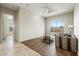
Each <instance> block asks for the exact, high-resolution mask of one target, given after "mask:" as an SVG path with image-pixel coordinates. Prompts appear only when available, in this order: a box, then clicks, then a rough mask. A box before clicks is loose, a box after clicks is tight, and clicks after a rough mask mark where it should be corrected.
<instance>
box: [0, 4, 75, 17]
mask: <svg viewBox="0 0 79 59" xmlns="http://www.w3.org/2000/svg"><path fill="white" fill-rule="evenodd" d="M1 5H2V6H5V7H7V8H10V9H13V10H15V11H16V10H17V9H18V7H22V8H26V9H28V10H30V11H32V12H34V13H36V14H39V15H41V16H43V17H50V16H55V15H59V14H63V13H68V12H72V11H73V8H74V4H73V3H10V4H5V3H3V4H1ZM46 6H48V8H50V9H51V10H54V11H53V12H52V13H47V12H46V13H43V12H44V11H45V10H43V9H44V7H46Z"/></svg>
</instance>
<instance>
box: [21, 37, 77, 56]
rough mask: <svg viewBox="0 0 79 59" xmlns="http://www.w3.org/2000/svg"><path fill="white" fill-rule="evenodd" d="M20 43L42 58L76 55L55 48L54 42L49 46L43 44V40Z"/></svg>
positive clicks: (37, 39)
mask: <svg viewBox="0 0 79 59" xmlns="http://www.w3.org/2000/svg"><path fill="white" fill-rule="evenodd" d="M22 43H23V44H24V45H26V46H28V47H29V48H31V49H32V50H34V51H36V52H37V53H39V54H40V55H42V56H77V54H76V53H72V52H70V51H66V50H63V49H59V48H55V42H52V43H51V44H47V43H45V42H43V38H36V39H31V40H28V41H24V42H22Z"/></svg>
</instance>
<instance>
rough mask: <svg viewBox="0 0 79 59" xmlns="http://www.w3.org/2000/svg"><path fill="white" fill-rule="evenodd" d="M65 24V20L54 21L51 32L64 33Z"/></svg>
mask: <svg viewBox="0 0 79 59" xmlns="http://www.w3.org/2000/svg"><path fill="white" fill-rule="evenodd" d="M63 30H64V22H63V20H54V21H53V22H52V28H51V32H63Z"/></svg>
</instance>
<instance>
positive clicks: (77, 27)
mask: <svg viewBox="0 0 79 59" xmlns="http://www.w3.org/2000/svg"><path fill="white" fill-rule="evenodd" d="M74 33H75V35H76V36H77V37H78V39H79V4H76V5H75V8H74Z"/></svg>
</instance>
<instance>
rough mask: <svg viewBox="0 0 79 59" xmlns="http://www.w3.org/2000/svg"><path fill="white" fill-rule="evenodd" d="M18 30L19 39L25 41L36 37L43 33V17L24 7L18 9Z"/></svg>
mask: <svg viewBox="0 0 79 59" xmlns="http://www.w3.org/2000/svg"><path fill="white" fill-rule="evenodd" d="M17 22H18V24H19V25H18V24H17V25H18V26H19V27H18V28H17V29H18V31H19V36H18V37H19V39H20V40H19V41H25V40H29V39H33V38H38V37H41V36H44V35H45V22H44V19H43V18H42V17H41V16H39V15H37V14H34V13H32V12H30V11H28V10H26V9H24V8H20V9H19V13H18V21H17Z"/></svg>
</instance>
